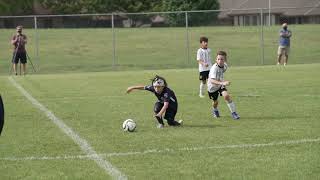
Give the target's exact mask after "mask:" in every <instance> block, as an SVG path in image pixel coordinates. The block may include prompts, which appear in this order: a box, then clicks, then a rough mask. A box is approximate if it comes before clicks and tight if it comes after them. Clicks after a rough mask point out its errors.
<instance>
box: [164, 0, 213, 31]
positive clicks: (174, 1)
mask: <svg viewBox="0 0 320 180" xmlns="http://www.w3.org/2000/svg"><path fill="white" fill-rule="evenodd" d="M217 9H219V2H218V0H162V11H194V10H217ZM217 15H218V13H216V12H208V13H188V23H189V25H203V24H211V23H214V21H215V20H216V18H217ZM167 18H168V21H169V23H170V24H171V25H174V26H179V25H185V16H184V15H181V14H180V15H179V14H177V13H173V14H168V15H167Z"/></svg>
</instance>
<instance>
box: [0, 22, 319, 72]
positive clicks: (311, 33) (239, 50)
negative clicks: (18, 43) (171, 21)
mask: <svg viewBox="0 0 320 180" xmlns="http://www.w3.org/2000/svg"><path fill="white" fill-rule="evenodd" d="M279 28H280V27H279V26H271V27H264V30H263V31H264V32H263V35H264V47H265V48H264V54H265V58H264V61H263V62H262V59H261V53H262V50H261V42H260V39H261V28H260V27H259V26H249V27H226V26H223V27H192V28H189V30H188V34H189V47H190V52H189V54H188V53H187V40H186V39H187V38H186V36H187V33H186V29H185V28H116V29H115V44H116V50H115V53H116V59H115V61H113V47H112V29H110V28H95V29H94V28H91V29H90V28H88V29H39V30H38V31H37V33H38V34H37V37H38V40H39V59H37V58H36V56H35V54H36V51H35V48H36V35H35V32H34V30H32V29H25V31H24V32H25V33H26V34H27V35H28V37H29V42H28V45H27V49H28V52H29V55H30V57H31V60H32V61H33V63H34V64H35V66H36V67H37V68H40V70H39V72H38V73H42V74H50V73H62V72H101V71H109V70H133V69H138V70H141V69H164V68H171V69H175V68H193V67H195V66H196V60H195V57H196V51H197V49H198V48H199V37H200V36H207V37H208V38H209V47H211V48H212V49H213V52H216V51H217V50H220V49H222V50H226V51H227V52H228V55H229V63H230V64H232V65H235V66H253V65H261V64H266V65H271V64H275V62H276V56H277V55H276V53H277V48H278V31H279ZM289 28H290V29H291V30H292V32H293V36H292V38H291V39H292V47H291V53H290V57H289V63H290V64H308V63H317V62H319V58H318V57H319V55H320V53H319V52H320V36H317V34H319V33H320V25H290V27H289ZM13 33H14V30H8V29H0V34H1V37H0V42H2V43H1V44H0V54H1V57H0V69H1V70H0V74H8V72H9V69H10V68H9V65H10V59H11V57H12V51H13V50H12V47H11V45H10V43H9V40H10V37H11V36H12V34H13ZM113 65H114V66H113ZM29 72H32V70H31V67H29Z"/></svg>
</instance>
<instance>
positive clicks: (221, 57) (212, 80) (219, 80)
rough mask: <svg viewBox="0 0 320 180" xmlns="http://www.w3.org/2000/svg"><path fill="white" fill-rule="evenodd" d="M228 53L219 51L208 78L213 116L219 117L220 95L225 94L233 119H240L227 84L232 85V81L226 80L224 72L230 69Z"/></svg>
mask: <svg viewBox="0 0 320 180" xmlns="http://www.w3.org/2000/svg"><path fill="white" fill-rule="evenodd" d="M226 61H227V53H226V52H224V51H218V52H217V57H216V63H215V64H214V65H213V66H212V68H211V69H210V73H209V79H208V94H209V98H210V99H212V100H213V102H212V107H213V109H212V115H213V117H216V118H219V117H220V114H219V110H218V104H219V102H218V96H219V95H220V96H223V98H224V100H225V101H226V103H227V106H228V108H229V110H230V112H231V116H232V118H233V119H235V120H238V119H240V116H239V115H238V113H237V112H236V106H235V104H234V102H233V101H232V100H231V97H230V95H229V93H228V91H227V89H226V86H229V85H230V81H227V80H224V77H223V74H224V72H226V70H227V69H228V66H227V64H226V63H225V62H226Z"/></svg>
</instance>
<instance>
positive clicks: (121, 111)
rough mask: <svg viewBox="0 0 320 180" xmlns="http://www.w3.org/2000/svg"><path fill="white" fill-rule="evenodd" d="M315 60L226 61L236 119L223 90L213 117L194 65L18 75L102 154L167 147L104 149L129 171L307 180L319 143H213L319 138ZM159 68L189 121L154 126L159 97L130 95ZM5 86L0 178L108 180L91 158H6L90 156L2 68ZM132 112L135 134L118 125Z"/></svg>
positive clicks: (154, 175)
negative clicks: (131, 88) (258, 63)
mask: <svg viewBox="0 0 320 180" xmlns="http://www.w3.org/2000/svg"><path fill="white" fill-rule="evenodd" d="M61 31H66V30H61ZM212 43H213V44H214V42H212ZM225 43H227V42H225ZM61 46H62V45H61ZM314 48H318V47H314ZM123 55H124V56H125V54H123ZM55 57H56V58H58V57H59V55H56V56H55ZM51 58H53V57H51ZM88 58H89V57H88ZM153 60H154V59H153ZM50 63H51V64H50V65H54V62H50ZM96 63H97V62H96ZM66 64H68V63H66ZM56 65H57V67H58V66H59V65H58V64H56ZM95 65H97V64H95ZM48 68H51V67H50V66H49V65H48ZM319 68H320V64H304V65H302V64H301V65H289V66H287V67H286V68H285V69H278V68H276V67H275V66H260V67H257V66H251V67H244V66H243V67H236V66H232V67H230V69H229V71H227V73H226V77H225V78H226V79H228V80H230V81H231V83H232V84H231V86H230V87H229V88H228V90H229V92H230V93H231V95H232V97H233V100H234V102H235V103H236V105H237V109H238V112H239V114H240V116H241V120H239V121H234V120H232V119H231V117H230V114H229V112H228V109H227V106H226V104H225V102H223V100H222V98H220V106H219V107H220V111H221V115H222V117H221V118H220V119H218V120H217V119H214V118H212V116H211V114H210V106H211V105H210V104H211V102H210V100H209V99H208V98H205V99H200V98H199V97H198V96H197V95H198V87H199V81H198V71H197V69H196V68H194V69H172V70H153V71H147V70H145V71H123V72H90V73H89V72H88V73H72V74H70V73H69V74H43V75H28V76H26V77H20V76H17V77H13V78H14V79H15V81H17V82H18V83H19V84H20V85H21V86H22V87H23V88H24V89H25V90H26V91H28V92H29V93H30V94H31V95H32V96H33V97H34V98H36V99H37V100H38V101H39V102H40V103H42V104H43V105H44V106H46V107H47V108H48V109H50V110H51V111H52V112H53V113H54V114H55V115H56V116H57V117H59V118H61V119H62V120H63V121H64V122H65V123H66V124H67V125H68V126H69V127H71V128H72V129H73V130H74V131H75V132H77V133H78V134H79V135H80V136H81V137H82V138H84V139H86V140H87V141H88V142H89V143H90V145H91V146H92V147H93V148H94V149H95V150H96V151H97V153H101V154H109V153H126V152H144V151H147V150H159V151H161V152H158V153H145V154H135V155H126V156H110V157H109V156H103V158H105V159H106V160H108V161H109V162H110V163H111V164H112V165H114V166H115V167H117V168H118V169H119V170H120V171H121V172H123V173H124V174H126V175H127V176H128V178H129V179H297V180H301V179H306V180H307V179H308V180H309V179H318V178H319V176H320V173H319V172H320V156H319V149H320V143H319V141H317V142H313V143H310V142H309V143H300V144H287V145H286V144H283V145H274V146H265V147H251V148H240V147H239V148H210V147H219V146H227V145H241V144H264V143H272V142H287V141H291V140H301V139H317V138H319V132H320V121H319V118H320V116H319V109H320V104H319V100H320V93H319V92H320V86H319V84H320V79H319V78H318V77H319V76H320V72H319ZM51 70H52V71H54V70H53V67H52V69H51ZM86 70H90V68H89V67H87V69H86ZM56 72H59V70H57V71H56ZM67 72H68V71H67ZM155 74H159V75H162V76H164V77H166V79H167V81H168V83H169V86H170V87H171V88H172V89H174V91H175V93H176V95H177V98H178V101H179V111H178V114H177V119H184V122H185V124H184V126H183V127H181V128H171V127H166V128H164V129H157V128H156V127H155V123H154V119H153V117H152V114H153V113H152V109H153V104H154V102H155V100H156V98H155V97H154V95H152V94H151V93H149V92H144V91H138V92H133V93H132V94H129V95H127V94H125V90H126V88H127V87H128V86H130V85H135V84H148V83H149V81H148V79H150V78H151V77H153V76H154V75H155ZM0 92H1V95H2V97H3V99H4V103H5V110H6V111H5V112H6V123H5V127H4V132H3V135H2V136H1V138H0V159H1V160H0V179H32V180H34V179H111V177H110V176H109V175H108V174H107V173H105V172H104V171H103V170H102V169H101V168H99V167H98V165H96V164H95V162H94V161H92V160H89V159H77V158H75V159H55V160H16V161H12V160H4V158H10V157H16V158H24V157H57V156H65V155H67V156H68V155H69V156H77V155H85V154H84V153H83V152H82V151H81V149H80V148H79V147H78V146H77V145H76V144H75V143H74V142H73V141H72V140H71V139H70V138H69V137H68V136H66V135H65V134H64V133H63V132H62V131H61V130H60V129H59V128H58V127H57V126H55V125H54V124H53V123H52V122H51V121H50V120H49V119H48V118H47V117H46V116H45V115H44V113H43V112H41V111H39V110H38V109H37V108H35V107H34V106H33V105H32V104H31V103H30V102H29V101H28V100H27V99H26V98H25V97H24V96H23V95H22V94H21V93H20V92H19V91H18V90H17V89H16V88H15V87H14V86H13V85H12V84H11V82H10V81H9V80H8V77H7V76H0ZM127 118H132V119H134V120H135V121H136V122H137V125H138V128H137V131H136V132H134V133H126V132H123V131H122V129H121V124H122V122H123V121H124V120H125V119H127ZM184 148H203V149H200V150H189V151H185V150H182V149H184ZM166 149H170V150H171V151H168V150H166Z"/></svg>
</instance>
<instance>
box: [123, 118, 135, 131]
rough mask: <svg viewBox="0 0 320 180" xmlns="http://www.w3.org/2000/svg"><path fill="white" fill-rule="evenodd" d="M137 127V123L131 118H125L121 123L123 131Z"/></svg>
mask: <svg viewBox="0 0 320 180" xmlns="http://www.w3.org/2000/svg"><path fill="white" fill-rule="evenodd" d="M136 127H137V124H136V123H135V122H134V120H132V119H127V120H125V121H124V122H123V123H122V128H123V130H124V131H128V132H133V131H134V130H135V129H136Z"/></svg>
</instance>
